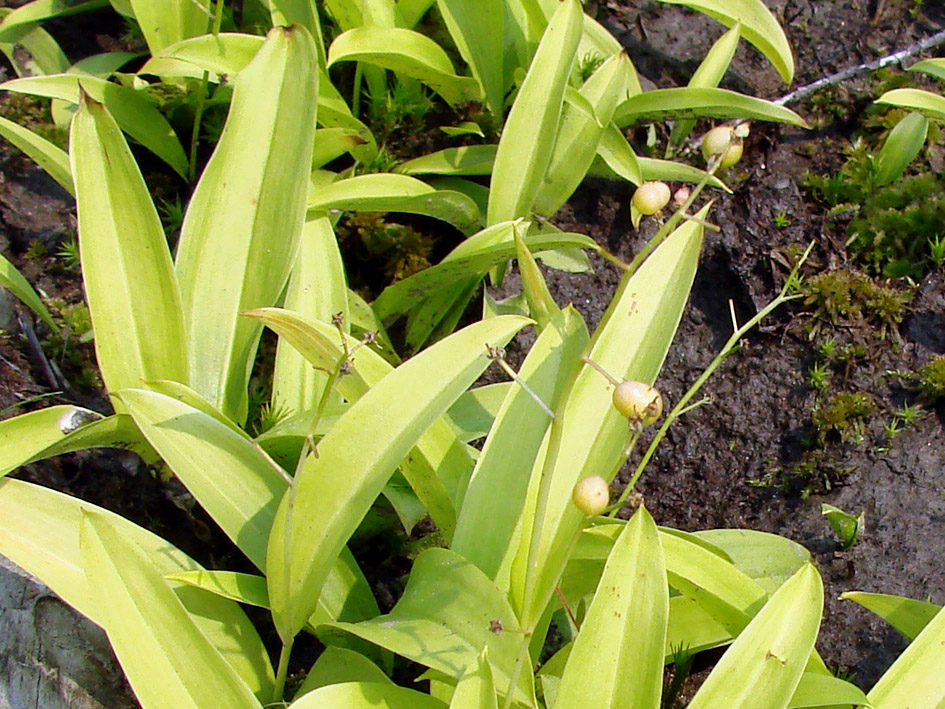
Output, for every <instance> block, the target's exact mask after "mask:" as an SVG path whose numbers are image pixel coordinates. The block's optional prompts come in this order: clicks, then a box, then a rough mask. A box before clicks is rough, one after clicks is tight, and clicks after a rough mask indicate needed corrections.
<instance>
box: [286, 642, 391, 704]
mask: <svg viewBox="0 0 945 709" xmlns="http://www.w3.org/2000/svg"><path fill="white" fill-rule="evenodd" d="M344 682H380V683H381V684H389V685H391V686H393V684H394V683H393V682H391V680H390V679H389V678H388V677H387V675H385V674H384V672H383V671H382V670H381V668H379V667H378V666H377V665H375V664H374V663H373V662H371V661H370V660H369V659H368V658H366V657H365V656H364V655H362V654H361V653H359V652H355V651H354V650H349V649H348V648H344V647H335V646H333V645H329V646H328V647H326V648H325V651H324V652H323V653H322V654H321V655H319V656H318V659H317V660H316V661H315V664H314V665H312V668H311V669H310V670H309V671H308V674H307V675H305V681H304V682H302V686H301V687H299V691H298V692H296V694H295V699H296V701H298V699H299V697H301V696H303V695H305V694H307V693H308V692H311V691H312V690H315V689H318V688H319V687H327V686H328V685H331V684H342V683H344Z"/></svg>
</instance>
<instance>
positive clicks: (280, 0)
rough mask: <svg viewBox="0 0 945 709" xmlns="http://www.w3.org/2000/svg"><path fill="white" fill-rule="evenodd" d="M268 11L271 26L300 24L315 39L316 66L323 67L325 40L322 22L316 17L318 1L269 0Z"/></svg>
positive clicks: (324, 63)
mask: <svg viewBox="0 0 945 709" xmlns="http://www.w3.org/2000/svg"><path fill="white" fill-rule="evenodd" d="M269 12H270V16H271V17H272V26H273V27H278V26H280V25H281V26H283V27H290V26H291V25H302V26H303V27H304V28H305V29H307V30H308V33H309V34H310V35H312V38H313V39H314V40H315V51H316V53H317V54H318V66H319V67H321V68H324V67H325V65H326V64H327V62H328V58H327V57H326V56H325V40H324V39H323V31H322V23H321V20H320V19H319V18H318V3H317V2H316V0H270V3H269Z"/></svg>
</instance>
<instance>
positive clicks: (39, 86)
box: [0, 74, 187, 179]
mask: <svg viewBox="0 0 945 709" xmlns="http://www.w3.org/2000/svg"><path fill="white" fill-rule="evenodd" d="M80 87H81V89H82V90H84V91H85V92H86V93H87V94H88V95H89V96H90V97H91V98H93V99H94V100H95V101H97V102H98V103H100V104H104V105H105V108H106V109H108V113H109V114H110V115H111V116H112V117H113V118H114V120H115V122H117V123H118V125H119V126H121V129H122V130H123V131H125V132H126V133H127V134H128V135H130V136H131V137H132V138H134V139H135V140H137V141H138V142H139V143H141V144H142V145H143V146H144V147H146V148H147V149H148V150H150V151H151V152H152V153H154V154H155V155H157V156H158V157H159V158H161V159H162V160H163V161H164V162H166V163H167V164H168V165H170V166H171V167H172V168H173V169H174V171H175V172H176V173H177V174H178V175H180V176H181V177H184V176H186V175H187V156H186V155H185V154H184V148H183V147H181V144H180V141H179V140H178V139H177V135H176V134H175V133H174V129H173V128H171V125H170V124H169V123H168V122H167V119H166V118H164V116H163V115H161V113H160V112H159V111H158V110H157V108H155V107H154V105H153V104H152V103H151V102H150V101H148V99H147V98H146V97H145V95H144V93H143V92H139V91H135V90H134V89H129V88H126V87H124V86H120V85H119V84H114V83H112V82H110V81H105V80H104V79H100V78H98V77H95V76H87V75H78V74H54V75H52V76H37V77H32V78H28V79H14V80H13V81H7V82H6V83H4V84H0V88H3V89H6V90H7V91H18V92H20V93H24V94H33V95H35V96H46V97H48V98H58V99H62V100H63V101H68V102H69V103H72V104H78V103H79V94H80V93H81V92H80ZM73 176H74V178H75V179H78V178H77V176H75V167H73Z"/></svg>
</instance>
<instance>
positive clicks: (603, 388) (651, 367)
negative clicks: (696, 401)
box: [512, 209, 706, 627]
mask: <svg viewBox="0 0 945 709" xmlns="http://www.w3.org/2000/svg"><path fill="white" fill-rule="evenodd" d="M705 213H706V210H705V209H704V210H702V212H700V215H703V216H704V215H705ZM701 237H702V227H701V226H699V224H698V223H697V222H686V223H685V224H683V226H681V227H679V228H678V229H676V230H675V231H674V232H673V233H672V234H671V235H669V236H668V237H667V238H666V240H665V241H664V242H663V243H662V244H661V245H660V246H659V248H657V249H656V250H655V251H654V252H653V253H652V254H651V255H650V257H649V258H648V259H647V260H646V261H644V262H643V265H642V266H641V267H640V269H639V270H637V271H636V273H634V274H633V275H632V276H629V277H625V278H624V279H623V281H622V282H621V284H620V286H619V288H618V291H617V293H616V295H615V297H614V299H613V300H612V302H611V305H610V307H609V308H608V310H607V312H606V313H605V314H604V317H603V319H602V321H601V325H600V326H599V327H598V329H597V332H596V333H595V334H594V336H593V337H592V339H591V343H590V345H589V352H588V356H589V357H590V358H591V359H593V360H594V361H595V362H597V363H598V364H599V365H600V366H602V367H603V368H604V369H606V370H607V371H608V372H610V373H611V374H612V375H613V376H616V377H619V378H627V379H630V380H633V381H642V382H648V383H649V382H653V381H654V379H655V378H656V375H657V373H658V372H659V369H660V366H661V365H662V362H663V359H664V357H665V355H666V351H667V349H668V348H669V343H670V341H671V339H672V336H673V334H674V333H675V331H676V326H677V325H678V323H679V319H680V317H681V316H682V310H683V307H684V305H685V303H686V300H687V298H688V295H689V289H690V287H691V284H692V280H693V277H694V276H695V269H696V265H697V263H698V258H699V251H700V247H701V243H702V239H701ZM569 386H570V393H569V395H568V396H567V397H566V399H565V400H564V401H563V402H562V404H561V405H559V407H558V410H557V411H556V412H555V422H554V423H553V424H552V431H551V436H552V441H553V442H554V447H553V448H552V447H551V444H549V454H548V456H547V458H546V460H545V462H544V464H543V466H544V467H543V470H542V472H541V473H540V474H536V473H533V474H532V475H533V479H534V480H536V481H537V480H541V481H543V482H542V483H541V487H540V488H539V489H538V490H537V491H536V492H535V494H534V496H533V499H534V500H535V502H533V503H532V504H533V505H536V506H537V507H533V508H532V510H531V511H526V515H525V517H524V519H525V520H529V519H534V520H535V523H534V524H535V525H536V526H537V528H536V529H532V525H531V524H529V523H528V522H526V523H525V524H524V525H523V531H522V543H521V546H520V548H519V554H518V558H517V559H516V563H515V566H514V567H513V576H512V582H513V598H515V599H516V600H515V602H516V603H520V604H521V606H519V607H520V608H522V609H523V610H522V611H521V614H522V615H523V616H524V617H523V622H524V623H526V627H530V626H531V625H532V624H533V623H536V622H537V621H538V619H539V618H540V617H541V616H542V615H543V614H544V612H545V608H546V606H547V604H548V602H549V600H550V599H551V597H552V594H553V593H554V587H555V585H556V584H557V582H558V578H559V577H560V575H561V573H562V571H563V570H564V567H565V565H566V563H567V556H568V551H569V549H570V547H571V545H572V543H573V541H574V539H575V537H576V535H577V533H578V530H579V529H580V527H581V525H582V524H583V520H584V516H583V515H582V514H581V512H580V511H579V510H578V509H577V507H575V506H574V503H573V502H572V501H571V492H572V490H573V488H574V485H575V483H577V481H578V480H580V479H582V478H584V477H588V476H589V475H603V476H604V477H607V478H613V476H614V475H615V474H616V472H617V469H618V468H619V467H620V465H622V464H623V462H624V460H625V459H626V454H625V453H624V448H625V446H626V445H627V441H628V437H629V435H630V434H629V431H628V429H627V421H626V419H624V418H623V417H622V416H620V414H619V413H618V412H617V411H616V410H615V409H614V408H613V404H612V391H611V389H612V387H611V385H610V383H609V382H608V381H607V380H606V379H605V378H604V377H602V376H601V375H600V374H599V373H598V372H596V371H594V370H593V369H592V368H591V367H589V366H587V367H582V368H581V369H580V370H579V372H578V373H577V374H576V375H573V376H572V378H571V381H570V382H569ZM556 429H557V430H556ZM533 545H534V546H533ZM529 559H531V560H532V561H533V562H535V563H536V564H537V568H532V569H531V570H530V571H528V572H527V573H526V568H527V566H528V565H529V563H530V562H529ZM529 577H530V578H531V579H532V580H531V581H530V582H528V584H527V585H526V583H525V580H526V579H527V578H529Z"/></svg>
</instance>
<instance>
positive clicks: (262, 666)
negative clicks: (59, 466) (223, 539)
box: [0, 479, 274, 700]
mask: <svg viewBox="0 0 945 709" xmlns="http://www.w3.org/2000/svg"><path fill="white" fill-rule="evenodd" d="M89 511H91V512H94V513H96V514H98V515H100V516H101V517H103V518H105V519H107V520H108V521H109V522H110V523H111V525H112V526H113V527H114V528H115V529H116V530H118V532H119V533H120V535H121V537H122V538H123V539H125V540H126V541H128V542H129V543H134V545H135V547H136V548H137V549H139V550H141V551H142V552H143V553H144V554H145V555H146V556H147V558H148V560H149V563H150V564H151V565H152V566H153V567H154V569H155V570H156V571H157V572H158V573H160V574H161V575H166V574H173V573H177V572H181V571H199V570H201V566H200V565H199V564H198V563H197V562H195V561H194V560H193V559H191V558H190V557H189V556H187V555H186V554H184V553H183V552H181V551H180V550H178V549H177V548H175V547H174V546H173V545H171V544H170V543H168V542H166V541H165V540H163V539H161V538H160V537H158V536H157V535H155V534H152V533H151V532H149V531H147V530H146V529H144V528H142V527H139V526H138V525H136V524H133V523H131V522H129V521H128V520H126V519H125V518H124V517H121V516H119V515H116V514H114V513H112V512H108V511H106V510H103V509H101V508H99V507H96V506H95V505H92V504H90V503H88V502H84V501H82V500H78V499H76V498H74V497H69V496H68V495H63V494H62V493H58V492H55V491H53V490H49V489H47V488H43V487H40V486H38V485H32V484H30V483H27V482H22V481H20V480H13V479H4V480H0V554H3V555H4V556H6V557H7V558H8V559H10V560H12V561H13V562H15V563H16V564H18V565H19V566H21V567H23V568H24V569H26V571H28V572H29V573H31V574H33V575H34V576H36V577H37V578H39V579H40V580H41V581H42V582H43V583H44V584H46V585H47V586H49V587H50V588H51V589H52V590H53V591H55V592H56V593H57V594H58V595H59V596H60V597H61V598H62V599H63V600H64V601H65V602H66V603H68V604H69V605H70V606H72V607H73V608H75V609H76V610H78V611H79V612H80V613H82V614H83V615H85V616H87V617H88V618H90V619H91V620H92V621H93V622H95V623H98V624H99V625H104V624H105V619H106V616H105V615H104V614H103V612H102V610H101V608H100V605H99V603H100V601H99V595H100V593H99V589H98V588H93V587H92V586H91V585H90V583H89V579H88V578H87V576H86V573H85V566H84V562H83V558H82V552H81V551H80V549H79V527H80V524H81V521H82V517H83V514H84V513H85V512H89ZM171 585H172V586H176V584H171ZM175 593H176V594H177V596H178V598H180V600H181V602H182V603H183V604H184V606H185V608H186V609H187V611H188V613H189V614H190V617H191V618H192V619H193V621H194V623H196V624H197V626H198V627H199V628H200V631H201V632H202V633H203V634H204V635H205V636H206V637H207V639H209V640H210V642H211V643H212V644H213V645H214V646H215V647H216V648H217V649H218V650H219V651H220V653H221V654H222V655H223V657H224V658H226V661H227V662H228V663H229V664H230V665H231V666H232V667H234V668H235V669H236V671H237V672H238V673H239V674H240V676H241V677H242V678H243V681H245V682H247V683H249V684H250V686H251V687H252V688H253V691H254V692H255V693H256V695H257V696H258V697H260V698H265V699H266V700H268V699H269V698H270V697H271V696H272V685H273V681H274V679H273V672H272V666H271V665H270V664H269V656H268V654H267V653H266V649H265V647H264V646H263V644H262V641H261V640H260V639H259V635H258V634H257V633H256V630H255V628H253V625H252V623H250V622H249V619H248V618H247V617H246V614H245V613H243V611H242V610H241V609H240V608H239V606H238V605H237V604H235V603H233V602H231V601H227V600H225V599H222V598H219V597H217V596H213V595H212V594H209V593H206V592H205V591H200V590H198V589H192V588H187V587H177V588H175Z"/></svg>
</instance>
